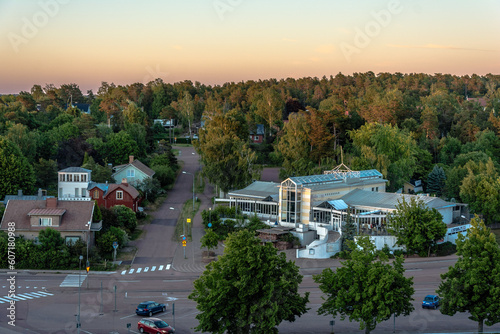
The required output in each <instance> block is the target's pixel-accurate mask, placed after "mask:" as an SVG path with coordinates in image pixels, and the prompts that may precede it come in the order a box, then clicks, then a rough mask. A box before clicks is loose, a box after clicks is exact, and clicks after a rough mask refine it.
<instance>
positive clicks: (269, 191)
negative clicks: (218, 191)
mask: <svg viewBox="0 0 500 334" xmlns="http://www.w3.org/2000/svg"><path fill="white" fill-rule="evenodd" d="M279 186H280V184H279V183H275V182H265V181H254V182H253V183H251V184H250V185H248V186H247V187H246V188H243V189H239V190H234V191H230V192H229V193H228V195H229V197H246V198H254V199H256V200H264V199H266V198H269V197H271V198H273V199H277V197H278V196H279Z"/></svg>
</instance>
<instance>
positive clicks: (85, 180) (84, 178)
mask: <svg viewBox="0 0 500 334" xmlns="http://www.w3.org/2000/svg"><path fill="white" fill-rule="evenodd" d="M82 182H87V174H82Z"/></svg>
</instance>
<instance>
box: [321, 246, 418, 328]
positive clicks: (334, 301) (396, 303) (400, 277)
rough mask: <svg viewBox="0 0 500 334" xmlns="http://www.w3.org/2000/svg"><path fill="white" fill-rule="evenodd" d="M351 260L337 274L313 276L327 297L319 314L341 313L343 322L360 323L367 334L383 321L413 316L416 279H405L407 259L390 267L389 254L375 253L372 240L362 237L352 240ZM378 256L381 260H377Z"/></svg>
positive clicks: (399, 259)
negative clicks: (414, 280)
mask: <svg viewBox="0 0 500 334" xmlns="http://www.w3.org/2000/svg"><path fill="white" fill-rule="evenodd" d="M349 247H350V248H351V249H352V250H353V251H352V252H351V259H350V260H346V261H345V262H342V267H340V268H337V269H336V270H335V271H334V270H332V269H330V268H326V269H324V270H323V272H322V273H321V274H319V275H315V276H313V279H314V281H315V282H316V283H318V284H319V288H320V289H321V291H323V293H324V294H326V295H327V297H326V298H324V299H325V301H324V303H323V304H322V305H321V307H320V308H319V310H318V313H319V314H330V315H332V316H336V315H337V314H340V319H341V320H344V319H345V318H346V317H349V321H353V320H354V321H359V323H360V329H364V330H365V333H370V331H372V330H374V329H375V327H376V326H377V324H378V323H379V322H382V321H385V320H388V319H389V318H390V317H391V316H392V315H393V314H394V315H395V316H400V315H404V316H406V315H409V314H410V313H411V312H412V311H413V310H414V307H413V305H412V304H411V301H412V300H413V298H412V295H413V293H414V291H415V290H414V289H413V277H410V278H406V277H405V276H404V272H405V269H404V268H403V263H404V260H403V257H402V256H398V257H396V258H395V259H394V261H393V262H392V265H390V264H388V263H387V262H388V258H387V255H385V254H384V253H382V252H378V253H376V252H375V246H374V245H373V243H371V242H370V239H369V237H367V236H365V237H360V238H359V239H358V242H357V244H356V243H354V241H349ZM377 255H378V256H379V259H378V260H377Z"/></svg>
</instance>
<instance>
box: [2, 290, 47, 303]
mask: <svg viewBox="0 0 500 334" xmlns="http://www.w3.org/2000/svg"><path fill="white" fill-rule="evenodd" d="M49 296H53V294H52V293H48V292H44V291H36V292H24V293H18V294H16V295H15V296H12V297H9V296H2V297H0V304H4V303H10V302H11V301H12V300H14V301H16V302H19V301H23V300H29V299H35V298H43V297H49Z"/></svg>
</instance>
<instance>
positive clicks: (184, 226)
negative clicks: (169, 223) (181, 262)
mask: <svg viewBox="0 0 500 334" xmlns="http://www.w3.org/2000/svg"><path fill="white" fill-rule="evenodd" d="M169 209H170V210H175V208H174V207H170V208H169ZM185 238H186V223H185V222H184V219H182V238H181V239H182V241H184V240H185ZM182 249H183V251H184V258H186V247H185V246H184V245H182Z"/></svg>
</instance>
